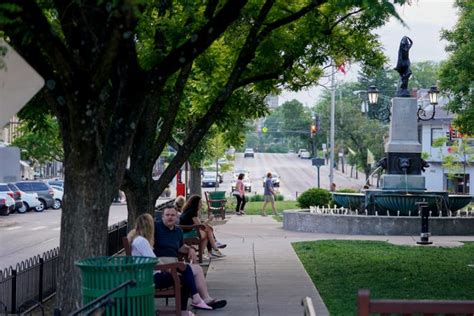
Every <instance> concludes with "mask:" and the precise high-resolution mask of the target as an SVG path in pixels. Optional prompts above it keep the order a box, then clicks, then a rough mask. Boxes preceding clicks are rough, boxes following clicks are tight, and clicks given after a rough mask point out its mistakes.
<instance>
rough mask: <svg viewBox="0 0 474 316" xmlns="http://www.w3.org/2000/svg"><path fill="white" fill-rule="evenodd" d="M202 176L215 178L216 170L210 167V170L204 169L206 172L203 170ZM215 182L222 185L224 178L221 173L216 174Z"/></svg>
mask: <svg viewBox="0 0 474 316" xmlns="http://www.w3.org/2000/svg"><path fill="white" fill-rule="evenodd" d="M202 176H203V177H214V178H215V177H216V168H213V167H210V168H206V170H204V171H203V172H202ZM217 180H219V183H222V182H224V176H223V175H222V173H221V172H220V171H218V172H217Z"/></svg>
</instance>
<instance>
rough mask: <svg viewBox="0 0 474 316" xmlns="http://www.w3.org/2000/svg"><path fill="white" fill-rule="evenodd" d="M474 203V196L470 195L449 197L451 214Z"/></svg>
mask: <svg viewBox="0 0 474 316" xmlns="http://www.w3.org/2000/svg"><path fill="white" fill-rule="evenodd" d="M471 201H472V196H470V195H456V194H450V195H449V210H450V211H451V212H456V211H457V210H459V209H462V208H463V207H465V206H466V205H468V204H469V203H471Z"/></svg>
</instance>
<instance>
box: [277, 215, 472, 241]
mask: <svg viewBox="0 0 474 316" xmlns="http://www.w3.org/2000/svg"><path fill="white" fill-rule="evenodd" d="M429 226H430V232H431V234H432V235H435V236H436V235H437V236H441V235H455V236H472V235H474V217H431V218H430V222H429ZM283 228H284V229H287V230H293V231H300V232H311V233H330V234H344V235H419V234H420V231H421V218H420V217H408V216H366V215H332V214H318V213H310V212H309V210H307V209H306V210H304V209H303V210H287V211H284V212H283Z"/></svg>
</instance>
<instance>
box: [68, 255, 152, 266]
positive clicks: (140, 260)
mask: <svg viewBox="0 0 474 316" xmlns="http://www.w3.org/2000/svg"><path fill="white" fill-rule="evenodd" d="M157 263H158V258H153V257H139V256H117V257H91V258H86V259H82V260H78V261H76V262H75V265H76V266H77V267H79V268H114V267H138V266H148V265H151V266H155V265H156V264H157Z"/></svg>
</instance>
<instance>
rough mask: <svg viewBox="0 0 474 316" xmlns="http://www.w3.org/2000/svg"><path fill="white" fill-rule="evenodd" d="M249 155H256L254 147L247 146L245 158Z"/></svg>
mask: <svg viewBox="0 0 474 316" xmlns="http://www.w3.org/2000/svg"><path fill="white" fill-rule="evenodd" d="M247 157H252V158H254V157H255V153H254V151H253V148H246V149H245V151H244V158H247Z"/></svg>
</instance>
